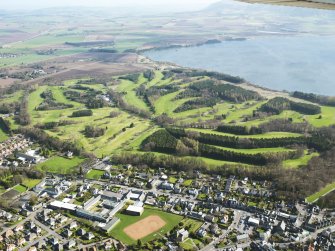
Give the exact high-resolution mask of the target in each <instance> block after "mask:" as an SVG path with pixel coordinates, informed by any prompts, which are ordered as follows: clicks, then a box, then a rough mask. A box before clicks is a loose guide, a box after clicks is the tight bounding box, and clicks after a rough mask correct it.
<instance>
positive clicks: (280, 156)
mask: <svg viewBox="0 0 335 251" xmlns="http://www.w3.org/2000/svg"><path fill="white" fill-rule="evenodd" d="M188 136H189V135H187V134H185V135H184V137H182V136H180V137H176V134H173V133H172V134H171V133H170V131H167V130H165V129H161V130H158V131H156V132H154V133H153V134H152V135H150V136H149V137H148V138H147V139H145V140H144V141H143V143H142V149H143V150H145V151H157V152H163V153H168V154H176V155H180V156H203V157H207V158H211V159H217V160H224V161H232V162H241V163H246V164H251V165H266V164H269V163H272V162H278V163H279V162H281V161H283V160H286V159H292V158H299V157H301V156H302V155H303V153H304V151H303V148H301V149H300V150H299V151H298V150H297V149H298V147H296V150H290V151H286V152H275V153H258V154H248V153H243V152H239V151H232V150H226V149H220V148H219V147H216V146H214V145H213V144H212V145H211V144H204V143H202V142H201V143H200V141H198V138H195V137H192V136H193V135H191V137H188Z"/></svg>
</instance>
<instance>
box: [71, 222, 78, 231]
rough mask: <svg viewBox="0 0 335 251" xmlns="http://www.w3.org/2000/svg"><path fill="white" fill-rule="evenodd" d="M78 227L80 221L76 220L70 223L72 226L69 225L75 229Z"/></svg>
mask: <svg viewBox="0 0 335 251" xmlns="http://www.w3.org/2000/svg"><path fill="white" fill-rule="evenodd" d="M77 227H78V223H77V222H76V221H72V222H71V223H70V226H69V228H70V229H74V228H77Z"/></svg>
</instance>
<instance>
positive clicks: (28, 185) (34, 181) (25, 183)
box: [22, 179, 41, 189]
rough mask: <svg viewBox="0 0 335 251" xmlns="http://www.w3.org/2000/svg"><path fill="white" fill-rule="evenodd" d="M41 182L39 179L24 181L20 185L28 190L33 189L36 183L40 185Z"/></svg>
mask: <svg viewBox="0 0 335 251" xmlns="http://www.w3.org/2000/svg"><path fill="white" fill-rule="evenodd" d="M40 182H41V180H40V179H25V180H24V181H23V182H22V185H24V186H26V187H28V188H29V189H31V188H33V187H35V186H36V185H37V184H38V183H40Z"/></svg>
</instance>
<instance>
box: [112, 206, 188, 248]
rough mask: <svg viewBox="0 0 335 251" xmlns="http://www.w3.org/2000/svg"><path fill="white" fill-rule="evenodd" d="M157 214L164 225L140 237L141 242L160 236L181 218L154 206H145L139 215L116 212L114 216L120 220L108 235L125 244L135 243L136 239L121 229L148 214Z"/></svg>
mask: <svg viewBox="0 0 335 251" xmlns="http://www.w3.org/2000/svg"><path fill="white" fill-rule="evenodd" d="M151 215H157V216H159V217H160V218H161V219H162V220H164V221H165V222H166V225H165V226H163V227H162V228H161V229H160V230H159V231H156V232H155V233H152V234H150V235H148V236H146V237H144V238H143V239H141V241H142V243H145V242H148V241H151V240H154V239H156V238H162V237H163V236H164V235H165V234H166V233H167V232H169V231H170V230H172V229H173V228H174V227H175V226H176V225H178V223H179V222H180V221H181V220H182V219H183V217H182V216H179V215H175V214H171V213H166V212H163V211H161V210H159V209H156V208H151V207H150V208H149V207H145V209H144V213H143V214H142V215H141V216H129V215H126V214H122V213H117V214H116V217H118V218H120V220H121V222H120V223H118V224H117V225H116V226H115V227H114V228H113V229H112V230H111V232H110V235H111V236H112V237H113V238H116V239H118V240H120V241H122V242H123V243H125V244H127V245H131V244H135V243H136V242H137V241H136V240H133V239H131V238H130V237H129V236H128V235H127V234H126V233H125V232H124V231H123V230H124V228H126V227H127V226H130V225H132V224H134V223H136V222H138V221H139V220H142V219H144V218H146V217H148V216H151Z"/></svg>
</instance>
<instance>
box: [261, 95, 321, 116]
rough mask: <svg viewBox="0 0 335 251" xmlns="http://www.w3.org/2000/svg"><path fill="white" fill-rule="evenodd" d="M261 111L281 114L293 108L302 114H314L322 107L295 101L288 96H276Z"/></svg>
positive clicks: (319, 111)
mask: <svg viewBox="0 0 335 251" xmlns="http://www.w3.org/2000/svg"><path fill="white" fill-rule="evenodd" d="M259 110H260V111H262V112H267V113H274V114H280V113H281V112H283V111H285V110H292V111H296V112H299V113H302V114H308V115H314V114H319V113H321V107H320V106H317V105H313V104H308V103H300V102H294V101H291V100H289V99H287V98H282V97H275V98H273V99H270V100H269V101H268V102H267V103H265V104H263V105H262V106H261V107H260V108H259Z"/></svg>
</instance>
